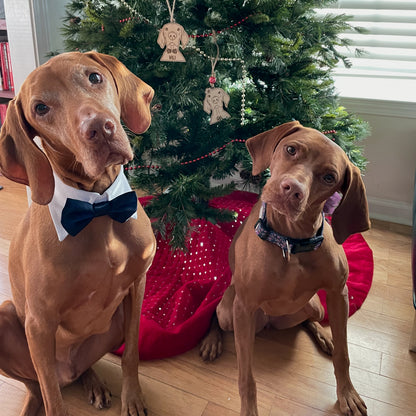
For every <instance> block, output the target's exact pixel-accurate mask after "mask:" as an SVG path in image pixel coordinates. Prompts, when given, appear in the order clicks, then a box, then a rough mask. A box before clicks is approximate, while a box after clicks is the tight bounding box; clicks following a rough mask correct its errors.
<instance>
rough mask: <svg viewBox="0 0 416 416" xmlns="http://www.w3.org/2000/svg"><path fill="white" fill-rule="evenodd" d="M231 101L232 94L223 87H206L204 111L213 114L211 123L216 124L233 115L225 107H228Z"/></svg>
mask: <svg viewBox="0 0 416 416" xmlns="http://www.w3.org/2000/svg"><path fill="white" fill-rule="evenodd" d="M229 102H230V96H229V95H228V94H227V93H226V92H225V91H224V90H223V89H222V88H218V87H210V88H206V89H205V99H204V111H205V112H206V113H208V114H211V120H210V123H209V124H215V123H218V122H219V121H221V120H224V119H227V118H230V117H231V116H230V115H229V114H228V113H227V112H226V111H225V109H224V107H225V108H227V107H228V104H229Z"/></svg>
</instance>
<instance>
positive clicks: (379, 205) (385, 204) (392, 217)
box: [368, 197, 412, 226]
mask: <svg viewBox="0 0 416 416" xmlns="http://www.w3.org/2000/svg"><path fill="white" fill-rule="evenodd" d="M368 207H369V210H370V218H374V219H376V220H382V221H388V222H394V223H397V224H403V225H410V226H411V225H412V204H411V203H407V202H398V201H392V200H388V199H382V198H374V197H368Z"/></svg>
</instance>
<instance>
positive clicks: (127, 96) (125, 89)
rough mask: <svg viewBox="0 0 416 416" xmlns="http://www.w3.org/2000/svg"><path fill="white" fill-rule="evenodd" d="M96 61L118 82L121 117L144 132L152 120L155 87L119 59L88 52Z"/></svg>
mask: <svg viewBox="0 0 416 416" xmlns="http://www.w3.org/2000/svg"><path fill="white" fill-rule="evenodd" d="M86 55H87V56H88V57H90V58H91V59H93V60H94V61H95V62H96V63H98V64H99V65H101V66H103V67H104V68H106V69H107V70H108V71H110V73H111V75H112V77H113V79H114V82H115V84H116V88H117V92H118V97H119V100H120V107H121V118H122V120H123V121H124V123H125V124H126V126H127V127H128V128H129V129H130V130H131V131H133V132H134V133H137V134H140V133H144V132H145V131H146V130H147V129H148V128H149V126H150V122H151V120H152V117H151V114H150V102H151V101H152V98H153V94H154V91H153V88H152V87H150V86H149V85H147V84H146V83H145V82H143V81H142V80H141V79H140V78H138V77H136V75H134V74H133V73H132V72H130V71H129V70H128V69H127V68H126V67H125V66H124V65H123V64H122V63H121V62H120V61H119V60H118V59H116V58H114V56H111V55H105V54H102V53H98V52H86Z"/></svg>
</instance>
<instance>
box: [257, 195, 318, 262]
mask: <svg viewBox="0 0 416 416" xmlns="http://www.w3.org/2000/svg"><path fill="white" fill-rule="evenodd" d="M324 222H325V216H324V214H323V213H322V225H321V226H320V227H319V230H318V232H317V233H316V235H315V236H314V237H311V238H300V239H299V238H290V237H286V236H284V235H281V234H279V233H278V232H276V231H274V230H272V229H271V228H270V227H269V225H268V224H267V219H266V204H265V203H264V202H263V203H262V206H261V208H260V215H259V219H258V221H257V222H256V225H255V226H254V230H255V231H256V234H257V235H258V236H259V237H260V238H261V239H262V240H265V241H268V242H269V243H272V244H276V245H277V246H279V247H280V248H281V249H282V252H283V257H284V258H287V259H289V258H290V255H291V254H297V253H304V252H307V251H314V250H316V249H317V248H319V247H320V246H321V244H322V241H323V240H324V237H323V231H324Z"/></svg>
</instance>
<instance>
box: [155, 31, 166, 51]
mask: <svg viewBox="0 0 416 416" xmlns="http://www.w3.org/2000/svg"><path fill="white" fill-rule="evenodd" d="M164 28H165V26H163V27H162V29H160V30H159V36H158V37H157V44H158V45H159V46H160V47H161V48H162V49H163V48H164V47H165V46H166V37H165V32H164V30H163V29H164Z"/></svg>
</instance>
